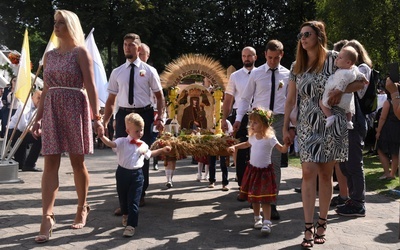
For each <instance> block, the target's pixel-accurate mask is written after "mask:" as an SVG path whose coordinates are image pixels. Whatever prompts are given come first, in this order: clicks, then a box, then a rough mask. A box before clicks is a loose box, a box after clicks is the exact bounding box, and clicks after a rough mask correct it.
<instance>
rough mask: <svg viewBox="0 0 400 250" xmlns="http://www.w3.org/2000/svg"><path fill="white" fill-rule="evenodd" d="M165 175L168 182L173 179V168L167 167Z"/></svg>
mask: <svg viewBox="0 0 400 250" xmlns="http://www.w3.org/2000/svg"><path fill="white" fill-rule="evenodd" d="M165 176H166V177H167V182H171V181H172V170H171V169H166V170H165Z"/></svg>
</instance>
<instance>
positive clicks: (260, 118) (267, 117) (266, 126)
mask: <svg viewBox="0 0 400 250" xmlns="http://www.w3.org/2000/svg"><path fill="white" fill-rule="evenodd" d="M250 121H257V122H259V123H261V126H262V132H261V135H262V137H264V138H270V137H272V136H274V135H275V130H274V128H273V127H272V126H271V125H272V122H273V117H272V111H271V110H265V109H261V108H254V109H253V110H252V111H251V112H250V113H249V122H250ZM248 133H249V135H250V136H252V135H255V133H254V131H253V130H252V129H251V127H250V126H249V128H248Z"/></svg>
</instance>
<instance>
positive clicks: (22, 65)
mask: <svg viewBox="0 0 400 250" xmlns="http://www.w3.org/2000/svg"><path fill="white" fill-rule="evenodd" d="M31 81H32V80H31V59H30V53H29V39H28V30H27V29H25V34H24V41H23V43H22V50H21V58H20V60H19V69H18V75H17V83H16V85H15V97H16V98H18V99H19V100H20V101H21V102H23V103H24V102H25V100H26V99H27V97H28V95H29V93H30V91H31V88H32V86H31Z"/></svg>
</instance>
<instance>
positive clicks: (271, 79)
mask: <svg viewBox="0 0 400 250" xmlns="http://www.w3.org/2000/svg"><path fill="white" fill-rule="evenodd" d="M264 53H265V59H266V63H265V64H263V65H261V66H260V67H258V68H257V69H254V70H253V71H252V72H251V74H250V77H249V81H248V82H247V85H246V87H245V88H244V90H243V93H242V96H241V98H240V100H239V103H238V109H237V116H236V121H235V123H234V125H233V129H234V130H237V129H238V128H239V127H240V126H241V122H242V118H243V117H244V116H245V114H246V112H248V111H249V106H251V109H252V108H255V107H260V108H267V109H270V110H271V111H272V112H273V114H274V121H273V123H272V127H273V128H274V130H275V134H276V138H277V139H278V140H279V141H280V142H281V143H282V127H283V117H284V112H285V102H286V93H287V85H288V81H289V73H290V71H289V70H288V69H287V68H285V67H283V66H282V65H280V62H281V59H282V57H283V54H284V52H283V44H282V43H281V42H280V41H278V40H271V41H269V42H268V43H267V45H266V47H265V52H264ZM272 163H273V166H274V171H275V176H276V185H277V191H278V193H279V184H280V182H281V169H280V167H281V153H280V152H279V151H278V150H276V149H274V150H273V151H272ZM271 205H272V206H271V210H272V211H271V219H273V220H279V219H280V215H279V213H278V211H277V210H276V204H271Z"/></svg>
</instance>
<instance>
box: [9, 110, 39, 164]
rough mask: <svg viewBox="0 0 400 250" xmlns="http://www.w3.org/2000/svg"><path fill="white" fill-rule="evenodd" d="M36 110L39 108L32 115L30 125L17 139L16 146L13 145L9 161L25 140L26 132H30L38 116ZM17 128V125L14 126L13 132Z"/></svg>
mask: <svg viewBox="0 0 400 250" xmlns="http://www.w3.org/2000/svg"><path fill="white" fill-rule="evenodd" d="M36 112H37V110H36V111H35V113H34V114H33V115H32V119H30V120H29V123H28V126H26V128H25V129H24V131H22V134H21V135H20V137H18V139H17V141H16V142H15V144H14V146H13V147H12V149H11V151H10V153H9V154H8V155H7V161H9V160H10V159H11V158H12V157H13V156H14V154H15V152H16V151H17V150H18V147H19V145H20V144H21V143H22V141H23V140H24V138H25V136H26V134H28V132H29V130H30V128H31V126H32V123H33V120H34V119H35V117H36ZM16 130H17V127H15V128H14V131H13V133H14V132H15V131H16ZM9 142H11V139H10V140H9ZM8 144H10V143H8Z"/></svg>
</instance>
